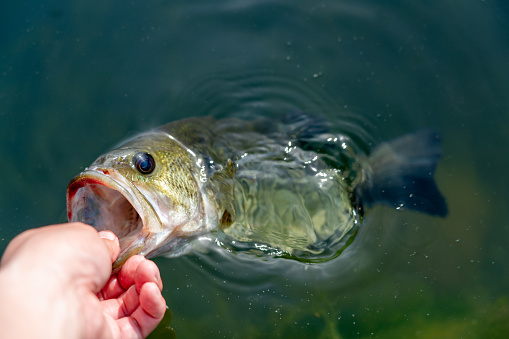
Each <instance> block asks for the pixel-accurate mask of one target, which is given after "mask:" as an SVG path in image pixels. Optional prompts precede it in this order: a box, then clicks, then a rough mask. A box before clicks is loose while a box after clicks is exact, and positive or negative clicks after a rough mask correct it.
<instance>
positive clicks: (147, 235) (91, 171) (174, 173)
mask: <svg viewBox="0 0 509 339" xmlns="http://www.w3.org/2000/svg"><path fill="white" fill-rule="evenodd" d="M194 157H195V156H194V154H193V152H192V151H190V150H189V149H187V148H186V147H185V146H184V145H182V144H181V143H180V142H178V141H177V140H175V139H173V138H172V137H171V136H170V135H168V134H165V133H162V132H157V131H153V132H149V133H145V134H142V135H139V136H137V137H134V138H132V139H130V140H128V141H127V142H125V143H123V144H121V145H120V146H119V147H117V148H115V149H113V150H111V151H109V152H107V153H105V154H103V155H101V156H100V157H99V158H98V159H97V160H95V161H94V162H93V163H92V164H91V165H90V166H89V167H87V168H86V169H85V170H84V171H83V172H82V173H80V174H79V175H78V176H76V177H75V178H74V179H72V180H71V182H70V183H69V186H68V188H67V215H68V219H69V221H70V222H74V221H80V222H83V223H86V224H89V225H92V226H93V227H95V228H96V229H97V230H98V231H101V230H110V231H112V232H113V233H115V235H116V236H117V237H118V238H119V241H120V255H119V257H118V259H117V261H116V262H115V263H114V267H120V266H121V265H122V264H123V263H124V262H125V261H126V260H127V259H128V258H129V257H131V256H132V255H135V254H140V255H145V256H150V255H151V254H152V255H153V254H154V252H155V251H157V250H158V249H160V248H161V247H162V246H163V245H164V246H167V245H168V244H172V245H171V246H173V247H178V246H177V244H179V243H180V242H181V240H183V239H185V237H186V236H188V235H190V234H192V233H195V232H197V231H199V229H200V224H201V220H202V218H203V208H202V203H201V194H200V190H199V188H198V184H197V180H196V178H195V175H194V172H193V165H194V163H195V159H194ZM171 246H170V247H171ZM169 250H171V248H170V249H169Z"/></svg>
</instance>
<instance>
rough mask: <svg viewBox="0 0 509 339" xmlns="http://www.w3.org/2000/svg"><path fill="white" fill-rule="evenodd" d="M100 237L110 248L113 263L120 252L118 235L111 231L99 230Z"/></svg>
mask: <svg viewBox="0 0 509 339" xmlns="http://www.w3.org/2000/svg"><path fill="white" fill-rule="evenodd" d="M99 238H101V239H102V240H103V241H104V244H105V245H106V247H107V248H108V251H109V252H110V256H111V263H113V262H114V261H115V260H116V259H117V257H118V254H119V253H120V244H119V242H118V238H117V236H116V235H115V234H114V233H113V232H111V231H101V232H99Z"/></svg>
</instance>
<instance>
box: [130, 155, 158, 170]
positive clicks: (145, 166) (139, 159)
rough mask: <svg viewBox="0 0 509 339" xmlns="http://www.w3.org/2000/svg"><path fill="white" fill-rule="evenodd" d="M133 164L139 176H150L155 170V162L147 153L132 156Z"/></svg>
mask: <svg viewBox="0 0 509 339" xmlns="http://www.w3.org/2000/svg"><path fill="white" fill-rule="evenodd" d="M133 164H134V166H135V167H136V169H137V170H138V171H139V172H140V173H141V174H150V173H152V172H153V171H154V168H156V161H155V160H154V158H153V157H152V156H151V155H150V154H148V153H147V152H138V153H136V154H135V155H134V156H133Z"/></svg>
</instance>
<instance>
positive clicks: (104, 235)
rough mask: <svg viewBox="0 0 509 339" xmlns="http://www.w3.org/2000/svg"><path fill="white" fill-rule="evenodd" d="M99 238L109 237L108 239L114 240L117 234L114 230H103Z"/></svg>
mask: <svg viewBox="0 0 509 339" xmlns="http://www.w3.org/2000/svg"><path fill="white" fill-rule="evenodd" d="M99 238H102V239H108V240H111V241H114V240H115V238H116V236H115V234H113V232H110V231H101V232H99Z"/></svg>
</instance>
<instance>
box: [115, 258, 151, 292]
mask: <svg viewBox="0 0 509 339" xmlns="http://www.w3.org/2000/svg"><path fill="white" fill-rule="evenodd" d="M145 260H146V259H145V257H143V256H141V255H133V256H132V257H130V258H129V259H128V260H127V261H126V262H125V264H124V266H122V268H121V269H120V271H119V272H118V281H119V283H120V285H121V286H122V287H123V288H124V289H126V290H127V289H128V288H129V287H131V286H132V285H134V281H135V277H136V271H137V270H138V266H139V265H140V263H142V262H143V261H145Z"/></svg>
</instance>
